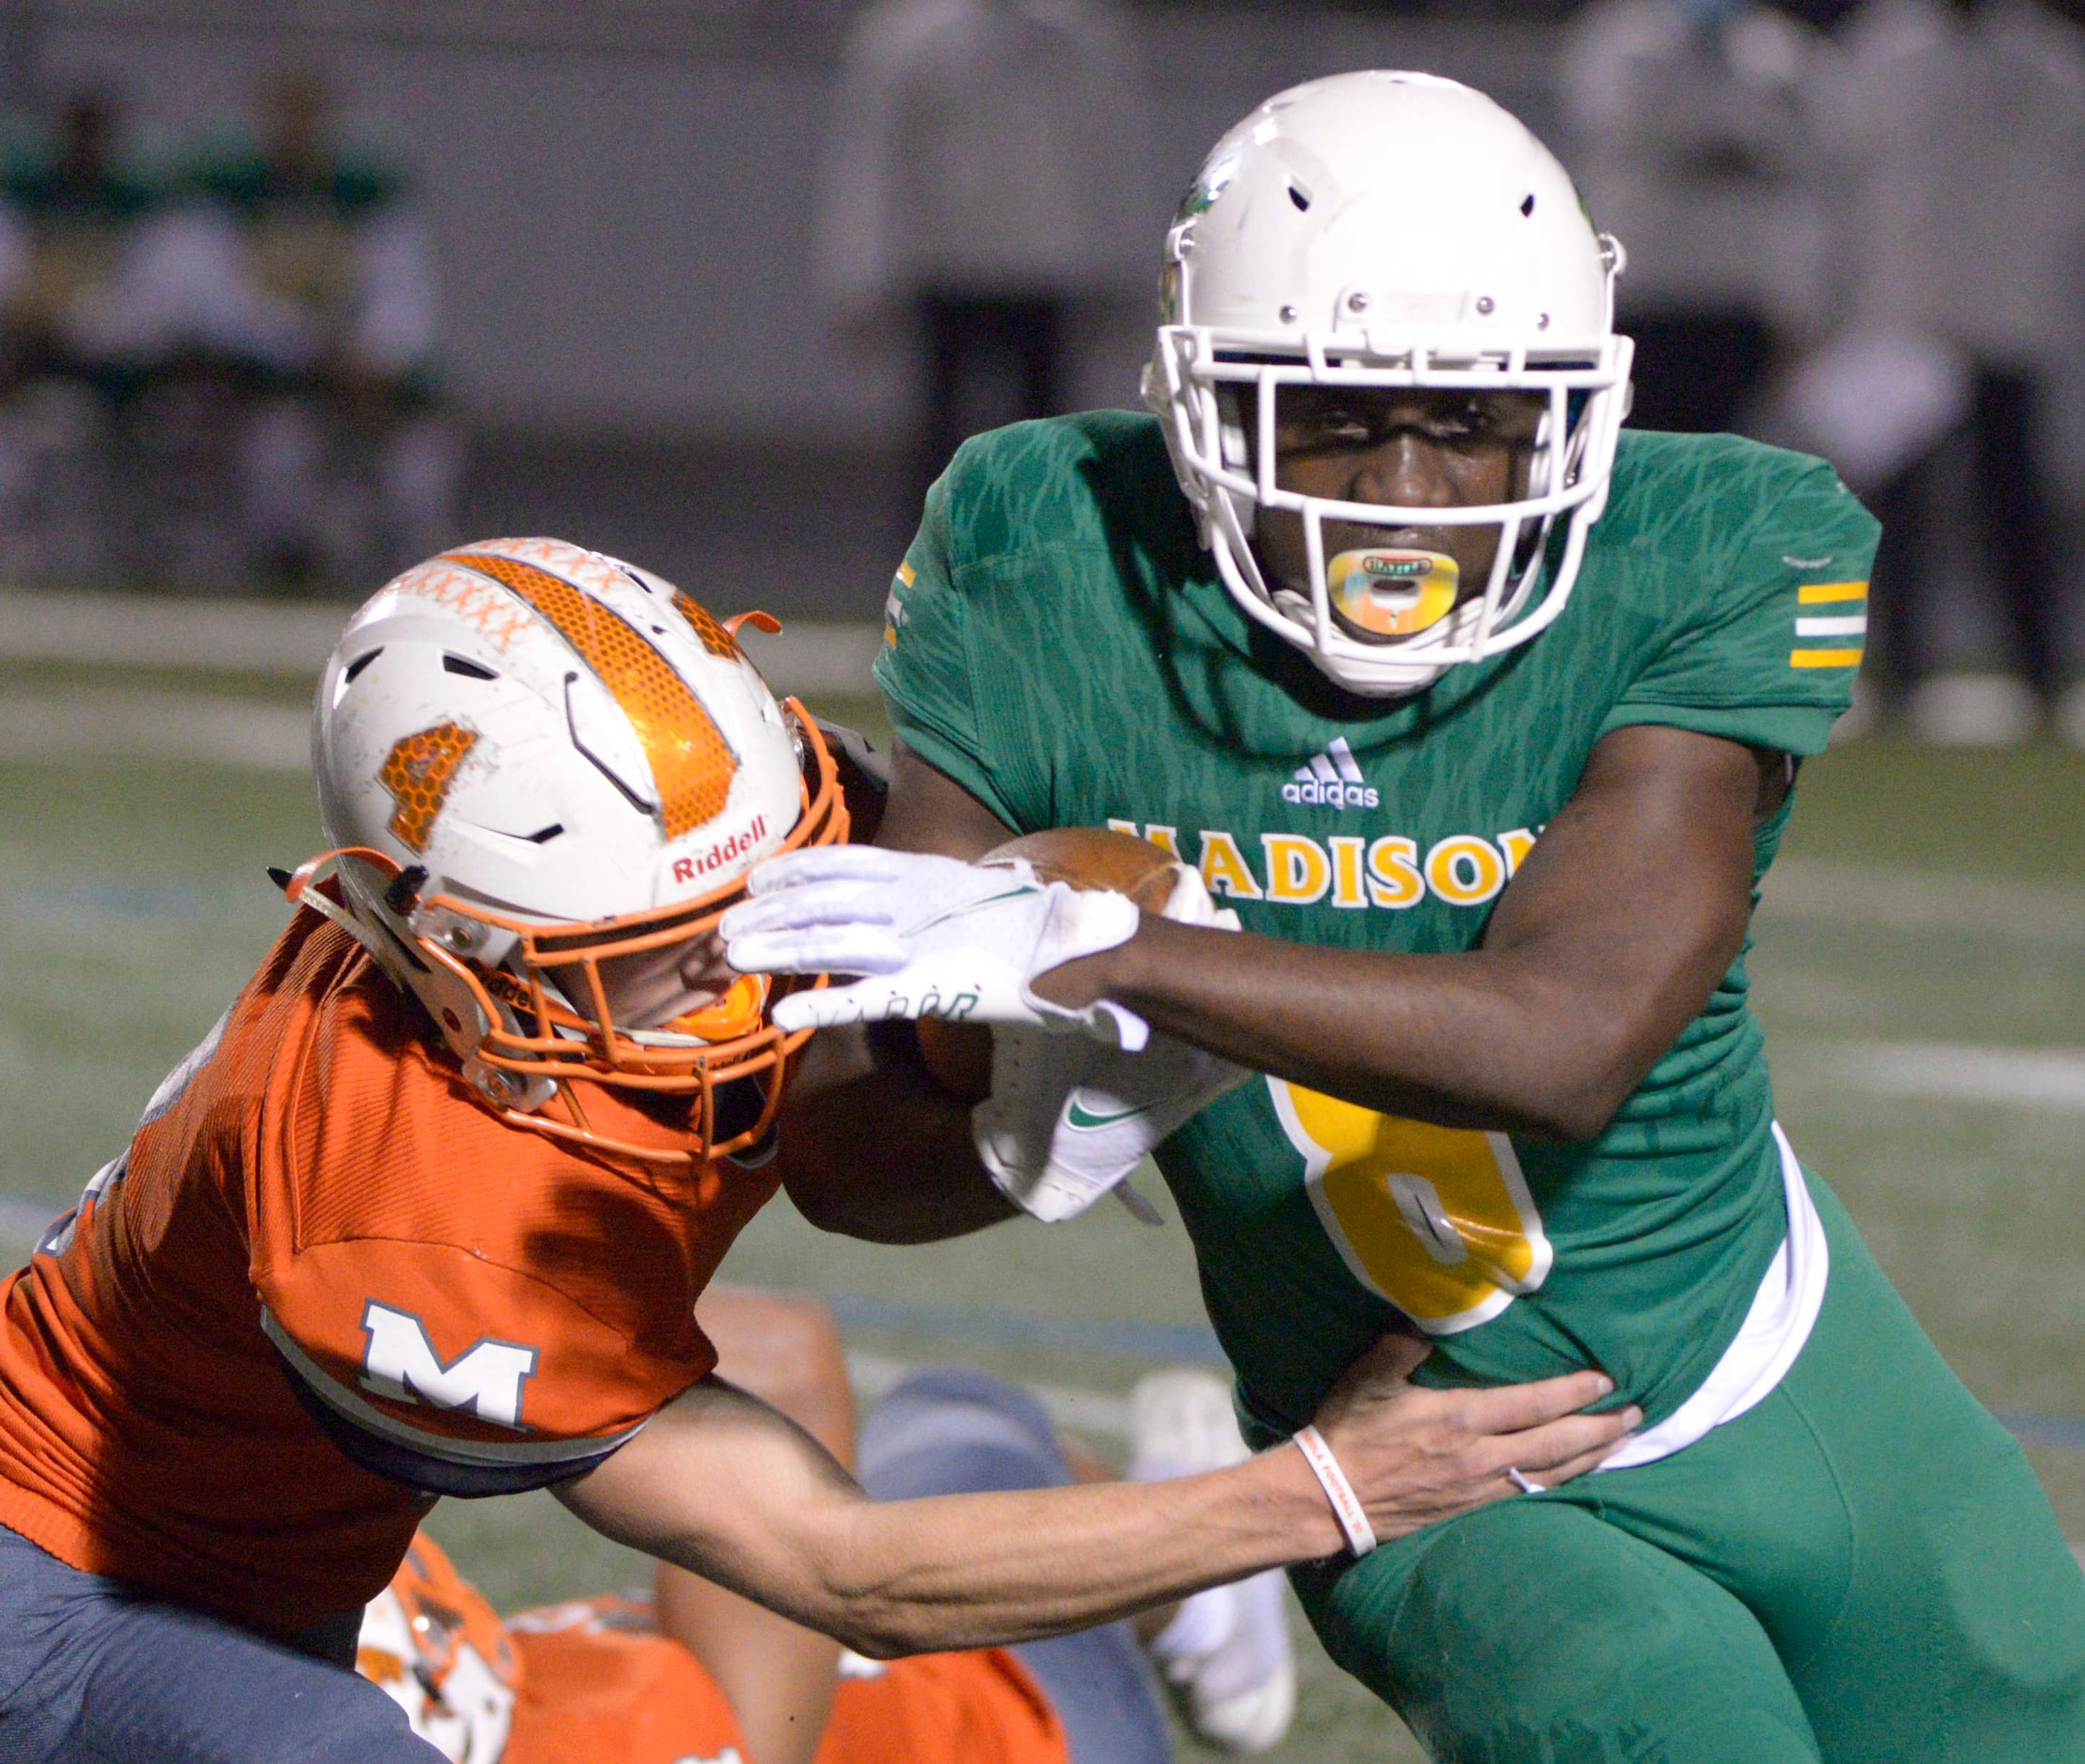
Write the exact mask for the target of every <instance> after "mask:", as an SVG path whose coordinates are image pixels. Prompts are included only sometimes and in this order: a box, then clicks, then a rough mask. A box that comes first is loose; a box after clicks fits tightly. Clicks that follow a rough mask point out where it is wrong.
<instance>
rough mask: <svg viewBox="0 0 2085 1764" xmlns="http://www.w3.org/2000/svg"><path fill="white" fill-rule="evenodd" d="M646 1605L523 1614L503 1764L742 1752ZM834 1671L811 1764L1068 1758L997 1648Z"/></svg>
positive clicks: (723, 1705)
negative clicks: (836, 1679)
mask: <svg viewBox="0 0 2085 1764" xmlns="http://www.w3.org/2000/svg"><path fill="white" fill-rule="evenodd" d="M651 1616H652V1613H651V1607H650V1606H649V1605H645V1604H642V1603H639V1602H634V1601H630V1600H624V1599H589V1600H581V1601H578V1602H574V1603H571V1604H564V1605H556V1606H552V1607H550V1608H548V1609H547V1610H543V1611H528V1612H523V1613H522V1614H521V1615H520V1616H519V1617H516V1618H515V1619H514V1620H513V1622H512V1624H511V1625H510V1626H509V1628H508V1630H507V1635H508V1638H509V1640H510V1641H511V1642H512V1644H513V1646H514V1648H515V1649H516V1650H517V1652H518V1654H519V1656H520V1661H521V1670H520V1673H519V1674H518V1681H519V1695H518V1698H517V1701H516V1703H515V1706H514V1725H513V1726H512V1728H511V1729H510V1730H509V1732H508V1735H507V1742H506V1745H505V1748H504V1749H503V1750H502V1752H501V1754H500V1764H723V1761H724V1760H727V1759H730V1758H733V1757H737V1756H743V1754H744V1751H745V1744H744V1741H741V1740H740V1739H739V1737H738V1723H737V1721H736V1719H735V1718H734V1716H733V1714H732V1710H731V1705H730V1704H729V1703H727V1702H726V1701H725V1700H724V1694H723V1693H722V1692H721V1691H719V1690H718V1687H717V1682H716V1680H715V1679H712V1678H711V1677H710V1676H709V1674H708V1673H707V1672H705V1671H704V1670H703V1665H702V1663H701V1662H700V1661H698V1660H697V1659H696V1658H695V1656H694V1655H693V1654H691V1653H689V1652H688V1651H687V1648H683V1647H682V1646H681V1645H680V1644H679V1643H678V1642H674V1641H670V1640H668V1639H667V1638H666V1637H665V1636H663V1635H659V1634H657V1633H656V1632H653V1631H652V1629H651ZM869 1673H870V1675H871V1676H862V1675H861V1674H860V1673H858V1672H850V1673H848V1674H846V1675H844V1676H842V1679H841V1680H840V1688H839V1692H838V1694H836V1695H835V1696H834V1697H833V1703H832V1713H831V1714H830V1716H828V1717H827V1719H826V1731H825V1735H824V1737H823V1738H822V1739H821V1740H820V1741H819V1743H818V1755H817V1764H1070V1754H1069V1752H1068V1750H1067V1749H1066V1744H1065V1739H1064V1727H1063V1724H1062V1723H1060V1722H1059V1721H1058V1717H1057V1711H1056V1710H1054V1709H1052V1708H1051V1706H1050V1699H1049V1698H1048V1697H1047V1696H1045V1695H1044V1694H1043V1693H1042V1687H1041V1686H1039V1685H1038V1684H1037V1683H1036V1682H1035V1680H1034V1679H1032V1678H1030V1677H1029V1676H1028V1673H1027V1668H1025V1667H1024V1666H1023V1665H1022V1664H1021V1663H1020V1661H1019V1660H1017V1659H1016V1658H1015V1657H1014V1656H1013V1655H1012V1654H1011V1653H1009V1652H1007V1651H1006V1650H1005V1649H1004V1648H982V1649H980V1650H979V1651H977V1652H975V1653H962V1654H921V1655H919V1656H918V1657H916V1658H914V1659H911V1660H895V1661H892V1662H890V1663H888V1665H874V1666H871V1667H870V1668H869Z"/></svg>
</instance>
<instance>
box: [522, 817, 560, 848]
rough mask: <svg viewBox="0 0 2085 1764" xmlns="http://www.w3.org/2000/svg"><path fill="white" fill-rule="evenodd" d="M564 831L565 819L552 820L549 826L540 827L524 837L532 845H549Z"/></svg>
mask: <svg viewBox="0 0 2085 1764" xmlns="http://www.w3.org/2000/svg"><path fill="white" fill-rule="evenodd" d="M562 832H564V822H563V821H552V822H551V823H550V825H549V826H548V827H542V828H537V829H536V830H535V831H534V832H533V833H528V834H524V835H523V837H524V838H525V839H527V841H528V842H529V843H530V844H532V845H548V843H550V842H551V841H552V840H553V839H555V838H556V837H557V836H558V835H559V834H560V833H562Z"/></svg>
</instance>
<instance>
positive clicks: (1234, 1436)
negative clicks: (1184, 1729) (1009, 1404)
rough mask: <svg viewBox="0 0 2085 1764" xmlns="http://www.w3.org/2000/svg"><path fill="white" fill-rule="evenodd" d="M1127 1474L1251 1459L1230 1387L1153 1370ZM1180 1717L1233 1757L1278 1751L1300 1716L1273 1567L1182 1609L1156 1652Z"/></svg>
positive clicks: (1137, 1412)
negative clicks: (1241, 1434)
mask: <svg viewBox="0 0 2085 1764" xmlns="http://www.w3.org/2000/svg"><path fill="white" fill-rule="evenodd" d="M1130 1447H1131V1456H1130V1471H1129V1473H1130V1476H1131V1478H1132V1479H1134V1480H1135V1481H1138V1482H1156V1481H1161V1480H1163V1479H1165V1478H1167V1477H1182V1476H1195V1475H1197V1474H1199V1473H1200V1472H1202V1471H1204V1470H1221V1469H1224V1468H1226V1467H1227V1466H1228V1465H1230V1464H1234V1463H1243V1462H1244V1461H1245V1460H1246V1459H1247V1458H1248V1457H1250V1456H1251V1453H1250V1451H1249V1450H1248V1449H1247V1447H1246V1446H1245V1442H1244V1441H1243V1439H1242V1438H1241V1437H1240V1436H1239V1432H1238V1421H1237V1417H1236V1416H1235V1415H1234V1414H1233V1413H1232V1411H1231V1406H1230V1387H1229V1386H1228V1385H1227V1384H1226V1383H1225V1382H1224V1381H1223V1380H1222V1379H1221V1378H1219V1377H1217V1376H1216V1374H1215V1373H1213V1372H1206V1371H1201V1370H1197V1369H1179V1370H1174V1371H1166V1372H1153V1373H1151V1375H1150V1376H1149V1377H1147V1378H1144V1379H1142V1380H1141V1381H1139V1382H1138V1384H1137V1386H1136V1388H1135V1390H1134V1391H1132V1392H1131V1393H1130ZM1151 1658H1152V1660H1153V1662H1154V1663H1156V1664H1157V1666H1158V1669H1159V1674H1160V1676H1161V1677H1162V1678H1163V1679H1165V1680H1166V1687H1167V1688H1168V1689H1169V1690H1170V1691H1171V1692H1172V1694H1173V1699H1174V1701H1175V1703H1176V1704H1177V1705H1178V1706H1179V1709H1180V1711H1181V1715H1182V1718H1183V1719H1184V1720H1185V1721H1186V1723H1187V1725H1189V1726H1190V1727H1192V1728H1193V1729H1194V1730H1195V1732H1196V1733H1197V1734H1198V1735H1199V1736H1200V1737H1201V1738H1202V1739H1204V1740H1207V1741H1210V1743H1211V1744H1212V1745H1219V1746H1222V1747H1223V1748H1224V1749H1225V1750H1226V1751H1228V1752H1264V1751H1266V1750H1267V1749H1268V1748H1269V1747H1270V1746H1274V1745H1277V1744H1279V1743H1280V1741H1281V1740H1282V1738H1283V1736H1284V1735H1286V1734H1287V1733H1288V1731H1289V1724H1290V1721H1291V1720H1293V1719H1294V1717H1295V1712H1296V1663H1295V1660H1294V1658H1293V1657H1292V1655H1291V1653H1290V1646H1289V1624H1288V1618H1287V1615H1286V1613H1285V1611H1284V1608H1283V1603H1282V1592H1281V1571H1280V1570H1278V1569H1270V1570H1268V1571H1266V1572H1265V1573H1261V1574H1255V1575H1253V1576H1252V1577H1251V1578H1250V1579H1247V1580H1242V1581H1239V1582H1237V1583H1235V1584H1234V1585H1232V1586H1212V1587H1210V1588H1209V1589H1208V1590H1207V1591H1205V1592H1198V1593H1197V1594H1195V1595H1194V1597H1193V1598H1191V1599H1186V1600H1183V1601H1182V1603H1181V1608H1180V1613H1179V1615H1178V1616H1176V1617H1174V1618H1173V1620H1172V1622H1170V1623H1169V1624H1167V1625H1166V1628H1165V1629H1164V1630H1163V1631H1162V1632H1160V1633H1159V1634H1158V1636H1157V1637H1156V1638H1155V1639H1154V1640H1153V1641H1152V1642H1151Z"/></svg>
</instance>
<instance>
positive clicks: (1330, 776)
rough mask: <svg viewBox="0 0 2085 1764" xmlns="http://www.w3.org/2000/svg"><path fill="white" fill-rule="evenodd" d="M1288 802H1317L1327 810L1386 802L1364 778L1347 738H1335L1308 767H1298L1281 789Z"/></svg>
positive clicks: (1285, 800) (1341, 736) (1363, 806)
mask: <svg viewBox="0 0 2085 1764" xmlns="http://www.w3.org/2000/svg"><path fill="white" fill-rule="evenodd" d="M1281 799H1282V800H1283V801H1284V802H1314V803H1317V804H1319V805H1321V807H1324V808H1327V809H1374V808H1380V807H1381V806H1382V796H1381V795H1380V794H1379V793H1378V792H1377V790H1376V787H1375V786H1374V785H1373V784H1371V783H1370V782H1369V781H1367V779H1366V778H1364V777H1362V775H1361V767H1360V766H1358V765H1356V764H1355V762H1354V757H1353V750H1352V749H1351V748H1350V747H1349V746H1348V745H1347V737H1346V736H1345V735H1335V736H1334V737H1333V738H1332V739H1331V740H1330V741H1328V742H1327V743H1326V744H1325V750H1324V751H1323V752H1322V753H1317V754H1313V755H1312V756H1311V760H1310V764H1309V765H1308V766H1297V767H1296V775H1295V777H1294V778H1292V779H1291V780H1290V781H1289V782H1288V783H1286V784H1284V785H1282V787H1281Z"/></svg>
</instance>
